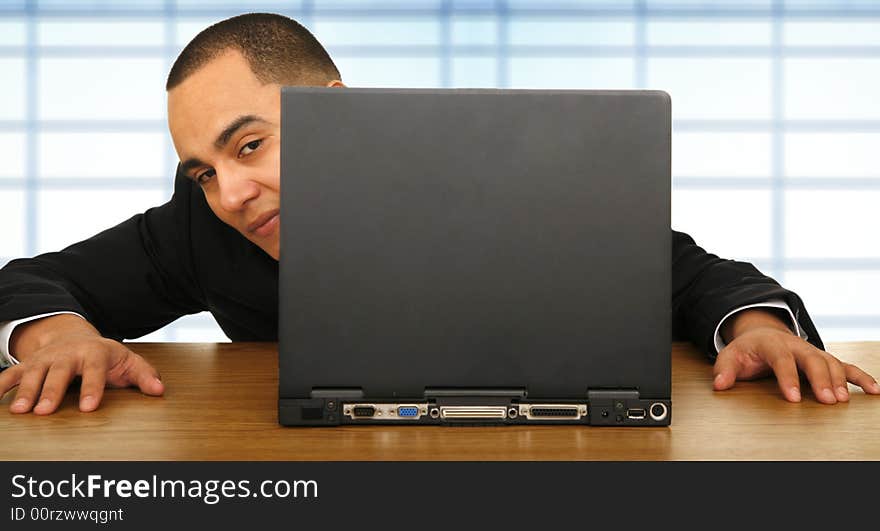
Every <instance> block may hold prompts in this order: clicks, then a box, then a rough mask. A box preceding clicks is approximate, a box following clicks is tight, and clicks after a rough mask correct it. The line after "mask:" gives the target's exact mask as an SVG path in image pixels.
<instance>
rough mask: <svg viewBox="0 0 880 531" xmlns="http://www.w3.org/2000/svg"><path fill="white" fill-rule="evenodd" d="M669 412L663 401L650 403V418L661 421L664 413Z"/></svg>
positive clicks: (664, 415)
mask: <svg viewBox="0 0 880 531" xmlns="http://www.w3.org/2000/svg"><path fill="white" fill-rule="evenodd" d="M668 413H669V410H668V409H666V404H664V403H663V402H654V403H653V404H651V418H652V419H654V420H656V421H658V422H659V421H661V420H663V419H665V418H666V415H667V414H668Z"/></svg>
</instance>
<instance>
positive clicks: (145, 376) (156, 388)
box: [129, 353, 165, 396]
mask: <svg viewBox="0 0 880 531" xmlns="http://www.w3.org/2000/svg"><path fill="white" fill-rule="evenodd" d="M132 356H134V360H133V362H132V368H131V370H130V371H129V378H130V381H131V383H132V384H133V385H137V386H138V388H140V390H141V392H143V393H144V394H147V395H152V396H160V395H162V393H164V392H165V386H164V385H163V384H162V380H160V379H159V371H157V370H156V369H154V368H153V366H152V365H150V364H149V363H147V360H145V359H144V358H142V357H141V356H139V355H137V354H134V353H132Z"/></svg>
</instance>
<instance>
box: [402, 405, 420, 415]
mask: <svg viewBox="0 0 880 531" xmlns="http://www.w3.org/2000/svg"><path fill="white" fill-rule="evenodd" d="M397 416H398V417H418V416H419V408H418V407H417V406H399V407H398V408H397Z"/></svg>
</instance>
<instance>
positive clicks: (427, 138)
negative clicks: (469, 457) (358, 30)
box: [279, 87, 671, 425]
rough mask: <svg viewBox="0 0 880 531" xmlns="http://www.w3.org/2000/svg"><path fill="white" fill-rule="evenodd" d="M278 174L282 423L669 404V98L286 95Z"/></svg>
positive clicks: (615, 94) (384, 92)
mask: <svg viewBox="0 0 880 531" xmlns="http://www.w3.org/2000/svg"><path fill="white" fill-rule="evenodd" d="M281 173H282V205H283V206H282V209H281V237H282V245H281V264H280V279H279V280H280V319H281V322H280V323H279V334H280V337H279V355H280V362H279V379H280V386H279V387H280V388H279V393H280V399H281V403H280V409H279V411H280V413H279V415H280V420H281V422H282V423H284V424H294V425H298V424H304V425H312V424H317V425H327V424H334V423H338V422H347V421H349V420H351V421H354V420H357V419H356V417H355V416H354V415H352V414H351V412H349V414H348V415H346V414H345V412H344V411H343V408H344V407H346V405H347V406H348V407H351V406H354V405H357V404H358V403H361V404H374V403H376V402H382V401H386V402H388V401H390V402H394V401H397V402H395V403H397V404H401V402H399V401H400V400H401V399H403V400H405V401H411V402H412V403H413V405H414V406H415V407H417V408H418V409H420V410H421V409H424V408H425V407H427V408H429V409H430V408H431V405H432V403H433V402H431V400H434V398H436V396H445V397H446V399H445V400H447V402H448V400H450V397H455V396H457V397H459V398H460V397H464V399H463V400H464V401H465V402H467V400H468V398H467V397H469V396H470V397H474V398H476V397H480V399H479V400H476V402H474V403H490V402H493V403H494V402H499V403H502V404H507V402H506V401H507V400H509V399H510V400H526V399H528V400H532V401H535V400H537V401H544V402H547V401H556V402H559V401H562V402H571V403H574V404H580V403H583V404H587V403H588V397H589V393H590V392H593V397H594V402H595V403H597V404H598V403H599V402H600V400H599V397H605V398H608V400H610V402H609V403H611V414H610V415H609V416H606V417H605V418H609V417H610V418H611V419H614V418H616V415H615V412H614V410H613V405H614V404H613V402H614V396H629V397H630V398H632V397H635V398H632V400H635V402H633V403H639V402H638V401H639V400H665V401H666V402H665V404H666V405H667V406H668V399H669V397H670V344H671V322H670V286H671V280H670V271H671V255H670V253H671V233H670V193H671V190H670V181H671V179H670V104H669V99H668V96H667V95H666V94H665V93H662V92H650V91H517V90H394V89H323V88H301V87H296V88H294V87H285V88H284V89H283V93H282V156H281ZM617 392H619V393H622V394H619V395H615V394H614V393H617ZM493 393H494V394H496V395H497V396H501V395H503V396H507V397H510V396H513V397H514V398H512V399H511V398H505V399H503V400H500V401H498V400H493V399H489V398H486V397H487V396H489V397H491V396H493ZM597 393H598V394H597ZM603 393H611V394H607V395H603ZM632 393H635V394H632ZM345 396H348V397H349V399H346V398H344V397H345ZM516 397H519V398H516ZM296 401H300V402H296ZM328 401H329V402H331V405H333V406H338V409H335V408H334V409H331V410H327V409H326V407H324V406H326V404H327V402H328ZM442 401H443V400H441V402H442ZM407 403H408V402H407ZM285 404H286V406H287V407H285ZM296 404H300V406H302V407H310V408H311V410H310V411H311V412H310V414H309V415H305V414H304V411H305V410H302V409H299V410H297V408H298V407H300V406H297V405H296ZM309 404H311V406H310V405H309ZM627 404H629V403H627ZM404 405H406V404H404ZM618 405H619V404H618ZM630 405H631V404H630ZM649 405H650V404H649ZM514 407H516V406H515V405H514ZM318 408H321V409H322V412H321V414H320V415H319V413H318ZM379 409H381V407H380V408H379ZM626 409H631V408H629V407H627V408H626ZM635 409H639V408H635ZM334 411H335V412H334ZM494 411H495V413H496V417H495V418H494V420H495V421H501V419H500V418H499V417H498V416H497V412H498V411H499V410H494ZM420 413H421V411H420ZM386 414H394V412H393V411H392V412H386ZM304 416H305V417H309V418H303V417H304ZM328 417H329V418H330V419H331V420H330V421H328ZM419 417H420V418H421V417H422V415H421V414H420V415H419ZM586 417H588V416H585V418H586ZM578 418H579V419H580V418H581V417H580V416H579V417H578ZM668 418H669V416H668V414H667V415H665V416H664V421H665V422H666V423H668ZM285 419H287V421H285ZM373 420H378V419H373ZM383 420H389V419H387V418H386V419H383ZM422 420H425V421H430V420H431V419H430V416H426V417H425V418H424V419H422ZM434 420H438V421H439V420H443V419H434ZM510 420H512V419H507V418H506V417H505V419H504V422H508V421H510ZM524 420H525V419H523V418H519V420H518V421H524Z"/></svg>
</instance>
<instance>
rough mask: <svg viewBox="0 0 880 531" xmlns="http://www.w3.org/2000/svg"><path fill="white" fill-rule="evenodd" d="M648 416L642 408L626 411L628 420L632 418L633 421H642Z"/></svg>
mask: <svg viewBox="0 0 880 531" xmlns="http://www.w3.org/2000/svg"><path fill="white" fill-rule="evenodd" d="M646 414H647V412H646V411H645V410H644V409H643V408H640V407H634V408H630V409H627V410H626V416H627V418H630V419H633V420H642V419H643V418H645V415H646Z"/></svg>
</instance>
